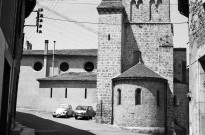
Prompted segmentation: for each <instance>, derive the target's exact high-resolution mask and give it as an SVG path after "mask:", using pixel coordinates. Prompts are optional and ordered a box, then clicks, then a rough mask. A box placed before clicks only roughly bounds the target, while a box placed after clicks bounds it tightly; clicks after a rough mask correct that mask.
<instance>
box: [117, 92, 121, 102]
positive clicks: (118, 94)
mask: <svg viewBox="0 0 205 135" xmlns="http://www.w3.org/2000/svg"><path fill="white" fill-rule="evenodd" d="M117 98H118V100H117V104H118V105H121V90H120V89H118V90H117Z"/></svg>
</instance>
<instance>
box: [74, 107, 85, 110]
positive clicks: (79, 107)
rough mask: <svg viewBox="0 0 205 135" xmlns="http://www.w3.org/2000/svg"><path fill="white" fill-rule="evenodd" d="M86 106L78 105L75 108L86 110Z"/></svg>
mask: <svg viewBox="0 0 205 135" xmlns="http://www.w3.org/2000/svg"><path fill="white" fill-rule="evenodd" d="M87 108H88V107H87V106H78V107H77V108H76V110H87Z"/></svg>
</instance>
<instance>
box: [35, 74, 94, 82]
mask: <svg viewBox="0 0 205 135" xmlns="http://www.w3.org/2000/svg"><path fill="white" fill-rule="evenodd" d="M37 80H38V81H52V80H61V81H97V74H96V73H94V72H78V73H76V72H68V73H63V74H59V75H55V76H50V77H46V78H39V79H37Z"/></svg>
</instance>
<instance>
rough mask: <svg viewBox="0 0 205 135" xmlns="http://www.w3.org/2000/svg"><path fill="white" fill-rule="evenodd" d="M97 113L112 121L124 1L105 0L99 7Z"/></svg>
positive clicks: (104, 119)
mask: <svg viewBox="0 0 205 135" xmlns="http://www.w3.org/2000/svg"><path fill="white" fill-rule="evenodd" d="M97 10H98V13H99V25H98V31H99V33H98V60H97V107H96V108H97V113H96V120H97V121H99V122H102V123H111V122H112V114H113V111H112V78H113V77H114V76H116V75H119V74H121V52H122V44H123V41H122V38H123V37H122V36H123V34H122V33H123V31H124V30H123V13H124V7H123V5H122V2H121V0H102V2H101V3H100V5H99V6H98V7H97Z"/></svg>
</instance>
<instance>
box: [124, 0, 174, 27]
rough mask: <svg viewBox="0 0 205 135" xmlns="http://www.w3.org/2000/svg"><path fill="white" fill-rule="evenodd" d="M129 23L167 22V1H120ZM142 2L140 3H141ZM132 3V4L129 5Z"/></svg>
mask: <svg viewBox="0 0 205 135" xmlns="http://www.w3.org/2000/svg"><path fill="white" fill-rule="evenodd" d="M122 1H123V5H124V7H125V10H126V13H127V16H128V20H129V22H134V23H139V22H143V23H144V22H150V21H151V22H169V21H170V6H169V0H153V1H155V2H154V3H152V4H150V1H152V0H122ZM141 2H142V3H141ZM131 3H133V4H131Z"/></svg>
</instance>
